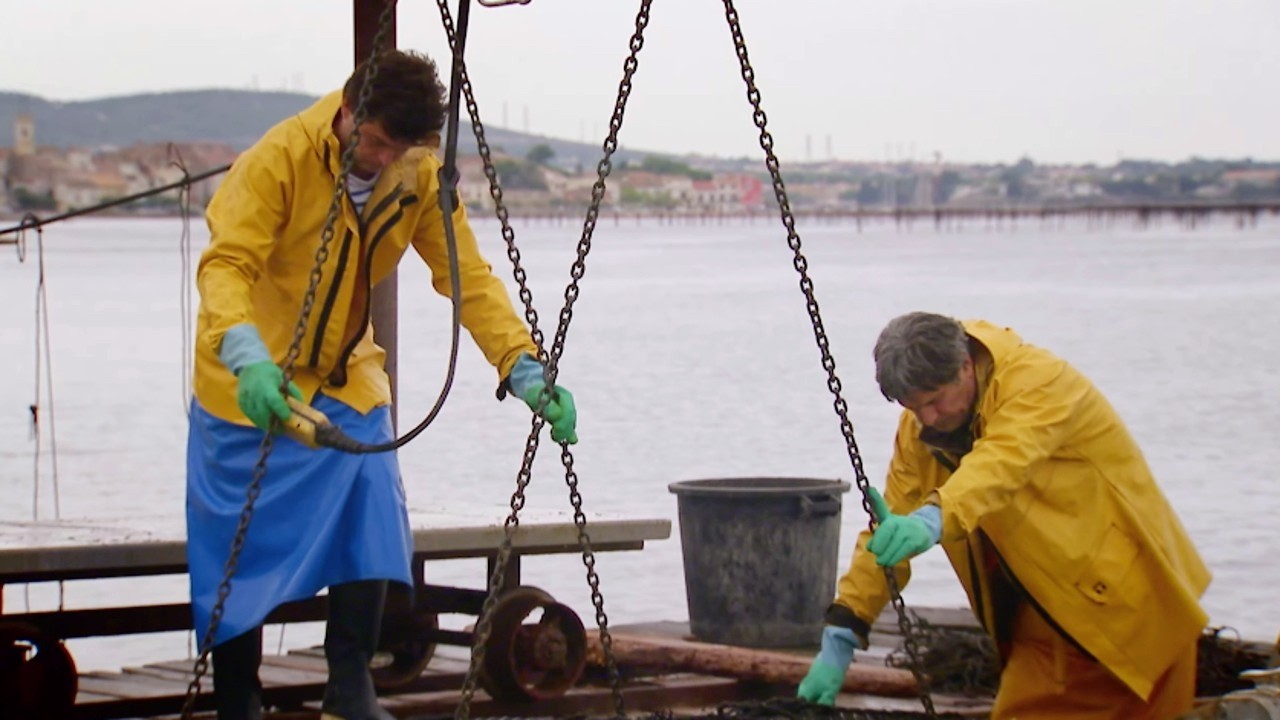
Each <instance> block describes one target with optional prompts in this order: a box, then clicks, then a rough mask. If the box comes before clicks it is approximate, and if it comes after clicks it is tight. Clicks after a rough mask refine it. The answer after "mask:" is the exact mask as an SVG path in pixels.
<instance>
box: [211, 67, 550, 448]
mask: <svg viewBox="0 0 1280 720" xmlns="http://www.w3.org/2000/svg"><path fill="white" fill-rule="evenodd" d="M341 102H342V97H341V93H340V92H334V93H332V94H330V95H328V96H326V97H324V98H322V99H321V100H319V101H318V102H316V103H315V104H314V105H312V106H311V107H310V108H308V109H306V110H304V111H303V112H301V113H299V114H298V115H296V116H294V117H292V118H289V119H287V120H285V121H283V122H281V123H280V124H278V125H276V126H275V127H273V128H272V129H271V130H269V131H268V132H267V133H266V134H265V135H264V136H263V137H262V139H261V140H259V141H258V142H257V144H255V145H254V146H253V147H252V148H250V149H249V150H247V151H245V152H244V153H243V154H241V155H240V156H239V157H238V158H237V159H236V162H235V164H234V165H233V166H232V168H231V171H230V172H229V173H228V174H227V176H226V178H225V179H224V181H223V183H222V185H221V186H220V187H219V188H218V191H217V193H215V194H214V197H213V199H212V201H211V202H210V203H209V207H208V210H207V212H206V219H207V221H208V224H209V232H210V243H209V247H208V248H207V249H206V250H205V252H204V254H203V255H202V257H201V259H200V264H199V268H198V270H197V280H196V282H197V285H198V287H199V290H200V296H201V303H200V312H199V318H198V321H197V327H196V352H195V373H194V386H195V395H196V399H197V401H198V402H199V403H200V405H201V406H203V407H204V408H205V409H206V410H208V411H209V412H210V413H212V414H213V415H215V416H217V417H219V418H222V419H224V420H228V421H231V422H236V423H239V424H242V425H248V424H250V423H249V420H248V419H247V418H245V416H244V414H243V413H241V412H240V409H239V406H238V405H237V402H236V378H235V377H234V376H233V375H232V374H231V372H230V371H229V370H227V368H226V367H225V366H224V365H223V364H222V362H221V361H220V360H219V351H220V349H221V345H222V338H223V336H224V334H225V333H226V332H227V330H228V329H229V328H231V327H234V326H236V325H239V324H241V323H252V324H253V325H254V326H256V327H257V329H258V332H259V333H260V334H261V336H262V340H263V342H264V343H265V344H266V346H267V348H268V350H269V352H270V353H271V356H272V358H273V359H275V361H276V362H277V363H281V362H283V361H284V359H285V355H286V353H287V351H288V348H289V345H290V343H291V342H292V341H293V337H294V329H295V327H296V325H297V322H298V318H299V317H300V314H301V309H302V304H303V298H304V297H305V295H306V291H307V287H308V284H309V282H310V276H311V271H312V268H313V267H314V266H315V259H316V252H317V249H318V248H319V247H320V240H321V234H322V231H323V229H324V226H325V219H326V217H327V215H328V211H329V207H330V204H331V202H332V198H333V194H334V188H335V186H336V184H337V179H338V177H339V175H340V173H341V152H340V149H339V146H338V138H337V137H336V136H335V135H334V132H333V119H334V116H335V115H336V114H337V112H338V108H339V106H340V105H341ZM439 167H440V161H439V160H438V159H437V158H436V156H435V155H434V153H433V152H432V151H431V150H430V149H428V148H414V149H412V150H410V151H409V152H408V153H406V154H405V155H404V156H403V157H402V158H401V159H400V160H398V161H397V162H395V163H394V164H392V165H390V166H388V167H387V168H385V169H384V170H383V171H382V173H381V174H380V175H379V177H378V181H377V184H376V185H375V187H374V190H373V195H372V196H371V197H370V198H369V201H368V202H367V203H366V204H365V208H364V213H363V216H357V215H356V211H355V208H354V206H353V205H352V204H351V201H350V199H349V198H347V197H345V195H344V197H343V198H342V211H341V213H340V214H339V216H338V219H337V222H336V223H335V226H334V233H333V238H332V240H331V242H330V243H329V246H328V256H327V258H326V259H325V262H324V265H323V269H322V278H321V281H320V284H319V287H318V288H317V290H316V294H315V298H314V305H313V306H312V309H311V313H310V317H309V319H308V323H307V327H306V331H305V333H304V335H303V339H302V345H301V352H300V354H299V355H298V358H297V361H296V363H295V366H294V367H295V371H296V374H295V376H294V379H295V382H296V383H297V384H298V387H299V388H300V389H301V390H302V392H303V394H304V395H305V396H306V397H307V398H308V399H310V398H311V397H312V396H313V395H314V394H315V393H316V392H317V391H323V392H324V394H326V395H328V396H330V397H333V398H336V399H338V400H340V401H342V402H344V403H346V404H347V405H349V406H351V407H353V408H355V409H356V410H359V411H360V412H362V413H367V412H369V410H371V409H373V408H374V407H377V406H379V405H385V404H388V403H390V402H391V389H390V383H389V380H388V377H387V374H386V371H385V370H384V368H383V361H384V358H385V355H386V353H385V351H384V350H383V349H382V348H381V347H379V346H378V345H377V344H376V343H375V342H374V339H373V332H372V329H371V321H370V320H371V314H370V303H369V299H370V291H371V288H372V287H373V286H374V285H376V284H377V283H378V282H379V281H380V280H382V279H383V278H385V277H387V275H389V274H390V273H391V271H392V270H393V269H395V267H396V265H397V264H398V263H399V262H400V258H401V256H402V255H403V254H404V252H405V250H406V249H408V247H409V246H410V245H412V246H413V248H414V250H416V251H417V252H418V254H419V255H420V256H422V258H423V259H424V260H425V261H426V262H427V265H428V266H429V267H430V268H431V276H432V285H433V286H434V287H435V289H436V291H437V292H439V293H440V294H441V295H445V296H446V297H447V296H448V295H449V292H450V287H449V284H450V283H449V259H448V249H447V246H446V244H445V233H444V225H443V214H442V212H441V210H440V206H439V204H438V189H439V181H438V178H437V176H436V173H437V170H438V169H439ZM453 223H454V228H455V231H456V232H455V237H456V238H457V246H458V247H457V249H458V267H459V279H460V282H461V288H462V297H461V299H460V302H461V306H462V307H461V311H462V324H463V325H464V326H465V327H466V328H467V330H468V331H469V332H470V334H471V336H472V338H473V339H474V340H475V342H476V345H477V346H479V348H480V350H481V352H483V353H484V356H485V358H487V359H488V361H489V363H490V364H492V365H493V366H494V367H496V368H497V370H498V376H499V378H505V377H506V376H507V374H508V373H510V372H511V368H512V366H513V365H515V362H516V359H517V358H518V357H519V356H520V353H522V352H527V353H529V354H530V355H533V356H535V357H536V355H537V350H536V347H535V346H534V344H533V341H532V340H531V339H530V336H529V331H528V330H527V328H526V327H525V325H524V323H523V322H522V321H521V319H520V318H519V316H517V315H516V313H515V311H514V309H513V308H512V306H511V300H510V297H509V296H508V295H507V291H506V288H505V287H504V285H503V284H502V282H501V281H500V280H499V279H498V278H497V277H496V276H495V275H494V274H493V272H492V268H491V267H490V265H489V263H488V262H487V261H486V260H485V259H484V258H483V257H482V256H481V255H480V251H479V249H478V247H477V244H476V238H475V235H474V234H473V233H472V232H471V229H470V227H469V225H468V224H467V217H466V211H465V209H464V208H462V207H461V205H459V207H458V208H457V210H456V211H455V212H454V216H453Z"/></svg>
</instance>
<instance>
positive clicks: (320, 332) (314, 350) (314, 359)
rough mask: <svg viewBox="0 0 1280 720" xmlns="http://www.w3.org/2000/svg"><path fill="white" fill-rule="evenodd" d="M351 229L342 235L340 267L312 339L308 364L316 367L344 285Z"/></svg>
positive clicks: (336, 271)
mask: <svg viewBox="0 0 1280 720" xmlns="http://www.w3.org/2000/svg"><path fill="white" fill-rule="evenodd" d="M351 237H352V234H351V230H347V232H346V233H345V234H344V235H343V236H342V250H341V252H340V253H339V254H338V267H337V268H335V269H334V271H333V281H332V282H331V283H330V284H329V293H328V295H326V296H325V299H324V305H323V307H322V308H321V310H320V318H319V320H318V321H317V325H316V334H315V336H314V337H313V338H312V341H311V358H310V360H309V362H308V365H310V366H311V367H316V366H317V365H319V364H320V349H321V347H322V346H323V345H324V329H325V326H326V325H328V324H329V316H330V315H331V314H333V305H334V303H335V302H337V300H338V288H339V287H340V286H341V285H342V275H343V273H345V272H346V268H347V257H348V256H349V255H350V254H351Z"/></svg>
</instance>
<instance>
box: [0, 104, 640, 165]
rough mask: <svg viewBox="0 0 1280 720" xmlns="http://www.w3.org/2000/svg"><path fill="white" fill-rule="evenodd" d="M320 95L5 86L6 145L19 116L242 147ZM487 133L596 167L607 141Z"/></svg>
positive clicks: (1, 132) (93, 133)
mask: <svg viewBox="0 0 1280 720" xmlns="http://www.w3.org/2000/svg"><path fill="white" fill-rule="evenodd" d="M315 100H316V96H313V95H305V94H302V93H291V92H259V91H252V90H185V91H180V92H168V93H150V94H145V95H127V96H120V97H110V98H102V99H98V100H80V101H74V102H58V101H52V100H46V99H44V98H41V97H37V96H35V95H26V94H21V93H14V92H0V147H7V146H11V145H12V137H13V136H12V130H11V128H12V127H13V121H14V117H15V116H16V115H19V114H24V113H25V114H29V115H31V116H32V117H34V118H35V123H36V142H37V144H39V145H42V146H44V145H51V146H55V147H73V146H74V147H87V148H95V147H101V146H104V145H115V146H128V145H132V144H134V143H138V142H145V143H164V142H196V141H212V142H218V143H225V144H227V145H230V146H232V147H234V148H235V149H237V150H243V149H245V148H247V147H248V146H249V145H251V144H253V142H254V141H255V140H257V138H258V137H259V136H260V135H261V134H262V133H263V132H264V131H265V130H267V129H268V128H270V127H271V126H272V125H274V124H276V123H277V122H279V121H280V120H282V119H284V118H286V117H289V116H290V115H293V114H294V113H297V112H298V111H300V110H302V109H303V108H305V107H307V106H308V105H310V104H311V103H312V102H314V101H315ZM461 135H462V138H461V148H460V149H461V152H463V153H464V154H473V153H475V152H476V150H475V138H474V135H473V134H472V133H471V127H470V123H466V122H464V123H463V125H462V133H461ZM485 137H486V138H487V139H488V141H489V144H490V145H491V146H492V147H493V148H494V149H495V150H501V151H502V152H505V153H507V154H510V155H513V156H516V157H525V156H526V155H527V154H528V152H529V150H530V149H532V148H533V147H534V146H535V145H540V144H541V145H548V146H550V147H551V149H552V150H553V151H554V152H555V158H556V159H557V161H558V162H561V163H564V162H572V161H575V160H576V161H578V162H580V163H581V164H582V166H583V167H588V168H590V167H594V166H595V163H596V162H597V161H598V160H599V159H600V154H601V150H600V146H599V145H597V144H586V143H578V142H571V141H567V140H559V139H556V138H548V137H544V136H539V135H529V134H525V133H519V132H515V131H512V130H507V129H503V128H498V127H496V126H492V125H488V124H486V126H485ZM651 154H655V153H644V152H634V151H630V150H625V149H624V150H619V151H618V152H617V153H615V155H614V157H615V158H617V159H618V160H626V159H636V160H640V159H643V158H644V157H645V156H646V155H651Z"/></svg>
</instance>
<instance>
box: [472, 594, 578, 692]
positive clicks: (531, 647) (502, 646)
mask: <svg viewBox="0 0 1280 720" xmlns="http://www.w3.org/2000/svg"><path fill="white" fill-rule="evenodd" d="M538 610H540V611H541V617H540V618H538V619H537V620H536V621H534V622H528V623H526V622H525V620H527V619H530V618H531V616H533V615H534V614H535V611H538ZM586 663H587V633H586V630H585V629H584V628H583V627H582V621H581V620H580V619H578V615H577V613H575V612H574V611H573V610H572V609H570V608H569V607H568V606H567V605H562V604H560V603H558V602H556V601H555V600H554V599H553V598H552V597H551V596H550V595H549V594H547V593H546V592H544V591H542V590H539V589H538V588H535V587H517V588H514V589H512V590H510V591H508V592H507V593H505V594H503V596H502V597H500V598H499V599H498V602H497V604H496V605H494V608H493V625H492V628H491V630H490V632H489V639H488V642H486V643H485V655H484V667H483V669H482V672H481V673H480V683H481V684H482V685H483V686H484V689H485V691H487V692H488V693H489V694H490V695H491V696H493V697H494V698H498V699H502V700H544V699H549V698H557V697H560V696H561V695H564V694H565V692H567V691H568V690H569V688H571V687H573V684H574V683H575V682H577V681H578V678H579V677H581V676H582V671H583V669H584V668H585V667H586Z"/></svg>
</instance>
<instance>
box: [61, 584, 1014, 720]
mask: <svg viewBox="0 0 1280 720" xmlns="http://www.w3.org/2000/svg"><path fill="white" fill-rule="evenodd" d="M923 612H925V613H928V614H930V615H932V616H933V617H934V619H935V620H937V621H938V622H945V621H950V620H952V619H954V620H955V621H957V622H965V616H967V615H968V611H967V610H955V611H952V610H934V609H928V610H925V611H923ZM968 622H970V623H971V622H972V620H971V618H970V619H969V620H968ZM895 627H896V624H895V623H894V622H889V619H888V618H885V619H884V620H882V622H881V623H877V625H876V628H875V632H876V634H877V635H878V636H879V637H880V638H881V640H883V641H885V643H886V644H888V645H889V648H888V649H892V647H893V646H894V644H895V641H894V633H895ZM614 632H616V633H619V634H627V635H637V634H641V635H646V636H650V637H654V638H668V639H679V640H684V639H689V638H690V637H691V636H690V634H689V627H688V624H687V623H684V622H655V623H646V624H636V625H625V626H619V627H617V628H614ZM888 649H886V650H882V651H875V650H872V651H868V652H865V653H861V655H862V657H860V658H859V659H858V661H859V662H861V663H868V664H875V663H883V658H884V657H885V655H887V652H888ZM815 651H816V648H795V649H792V650H787V651H786V652H793V653H795V654H797V655H798V656H802V657H805V658H811V657H812V656H813V653H814V652H815ZM746 652H750V651H746ZM469 657H470V656H469V650H468V649H467V648H465V647H458V646H439V647H438V648H437V650H436V654H435V655H434V656H433V658H432V660H431V662H430V663H429V664H428V666H427V669H426V670H425V671H424V672H423V674H422V676H421V677H419V678H418V679H417V680H416V681H414V682H413V683H411V684H409V685H406V686H404V687H401V688H397V689H396V690H395V692H394V694H391V693H384V694H383V696H382V698H381V704H382V706H383V707H384V708H386V709H387V710H388V711H390V712H391V713H392V714H394V715H395V716H396V717H398V718H421V719H425V718H444V717H452V716H453V713H454V711H455V709H456V708H457V706H458V704H459V702H460V698H461V693H460V688H461V686H462V683H463V680H464V678H465V676H466V671H467V666H468V662H469ZM622 669H623V674H624V676H625V677H626V678H627V679H626V680H625V681H624V683H623V685H622V695H623V701H624V704H625V707H626V709H627V712H628V714H632V715H644V714H650V713H654V712H657V711H659V710H667V711H672V712H689V713H693V712H698V711H704V710H706V709H708V708H713V707H715V706H716V705H717V704H719V703H723V702H733V701H745V700H763V699H766V698H769V697H779V696H786V697H790V696H791V695H793V694H794V692H795V687H794V685H783V684H765V683H759V682H752V681H747V680H743V679H740V678H735V677H717V676H712V675H708V674H699V673H687V672H675V673H658V672H651V671H645V672H636V671H635V670H634V669H633V668H627V667H623V668H622ZM191 671H192V661H191V660H189V659H184V660H174V661H168V662H159V663H154V664H148V665H144V666H140V667H131V668H125V669H124V670H122V671H121V672H119V673H86V674H83V675H81V685H80V694H79V696H78V698H77V702H76V708H75V714H74V715H73V716H72V718H74V720H108V719H114V718H123V717H149V718H163V719H165V720H172V718H175V717H176V713H177V709H178V708H180V707H181V704H182V700H183V698H184V697H185V695H186V692H187V685H188V684H189V682H190V679H191ZM596 675H599V673H596ZM325 677H326V667H325V661H324V655H323V650H322V649H320V648H307V649H301V650H294V651H291V652H288V653H286V654H284V655H268V656H264V658H263V664H262V670H261V678H262V682H263V688H264V696H265V698H266V701H267V702H268V703H269V704H271V705H272V706H273V710H272V712H270V713H268V718H271V719H272V720H316V719H317V718H318V717H319V701H318V698H319V696H320V692H321V691H322V690H323V687H324V682H325ZM208 685H209V683H208V681H207V680H206V682H205V685H204V687H203V688H202V690H203V693H202V695H201V697H200V700H199V701H198V702H197V705H196V708H197V710H200V711H203V712H201V713H200V717H201V718H202V720H204V719H205V718H209V717H211V713H209V712H208V710H209V708H210V707H211V706H210V704H209V703H210V700H211V695H210V692H211V689H210V687H209V686H208ZM933 699H934V704H935V707H936V708H937V710H938V711H939V712H945V713H955V714H957V715H961V716H963V717H971V718H982V717H986V716H987V715H988V713H989V711H990V703H989V699H983V698H978V699H971V698H964V697H960V696H955V695H940V694H935V695H934V696H933ZM837 705H838V706H839V707H842V708H851V709H865V710H897V711H905V712H919V711H920V709H921V706H920V702H919V700H918V699H916V698H914V697H884V696H878V695H868V694H853V693H845V694H842V695H841V696H840V697H839V698H838V699H837ZM613 708H614V706H613V696H612V689H611V688H610V687H608V686H607V685H606V684H602V683H599V682H584V683H580V684H579V685H578V686H576V687H574V688H573V689H571V690H570V691H569V692H567V693H566V694H565V695H564V696H563V697H560V698H555V699H551V700H541V701H538V702H534V703H528V702H500V701H496V700H494V699H492V698H490V697H489V696H488V695H486V694H485V692H484V691H483V690H477V692H476V694H475V696H474V698H473V701H472V703H471V716H472V717H477V718H483V717H509V718H517V717H529V718H533V717H538V718H548V717H575V716H576V717H582V716H595V717H609V716H612V715H613V712H614V710H613Z"/></svg>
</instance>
